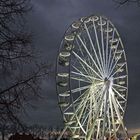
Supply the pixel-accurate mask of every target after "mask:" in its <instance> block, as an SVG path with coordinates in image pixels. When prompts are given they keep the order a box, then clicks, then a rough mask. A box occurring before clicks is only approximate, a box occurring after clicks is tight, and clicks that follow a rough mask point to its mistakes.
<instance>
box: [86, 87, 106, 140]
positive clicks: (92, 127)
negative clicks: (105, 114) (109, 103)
mask: <svg viewBox="0 0 140 140" xmlns="http://www.w3.org/2000/svg"><path fill="white" fill-rule="evenodd" d="M104 88H105V87H103V91H104ZM104 95H105V92H103V94H102V95H101V98H100V99H99V103H98V107H97V112H96V114H95V117H94V119H93V122H95V121H96V120H97V117H98V116H99V113H100V109H101V105H102V102H103V98H104ZM94 128H95V123H92V124H91V129H90V130H89V131H88V133H87V139H90V138H91V136H92V134H93V132H94V131H95V130H94Z"/></svg>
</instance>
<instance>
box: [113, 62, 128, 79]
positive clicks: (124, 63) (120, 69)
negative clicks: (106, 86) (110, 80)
mask: <svg viewBox="0 0 140 140" xmlns="http://www.w3.org/2000/svg"><path fill="white" fill-rule="evenodd" d="M124 65H126V64H125V63H124V64H123V65H122V66H120V67H119V68H118V69H117V70H116V71H115V72H114V73H113V74H112V77H113V76H114V75H115V74H116V73H118V72H119V71H120V70H121V68H122V67H123V66H124Z"/></svg>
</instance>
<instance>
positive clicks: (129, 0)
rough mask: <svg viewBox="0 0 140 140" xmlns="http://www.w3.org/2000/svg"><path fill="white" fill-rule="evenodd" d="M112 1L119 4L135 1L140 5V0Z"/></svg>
mask: <svg viewBox="0 0 140 140" xmlns="http://www.w3.org/2000/svg"><path fill="white" fill-rule="evenodd" d="M113 1H114V2H116V3H117V4H119V5H120V6H121V5H125V4H129V3H136V4H137V5H140V0H113Z"/></svg>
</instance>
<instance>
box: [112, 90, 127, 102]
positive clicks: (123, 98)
mask: <svg viewBox="0 0 140 140" xmlns="http://www.w3.org/2000/svg"><path fill="white" fill-rule="evenodd" d="M112 89H113V90H114V92H115V93H117V94H118V95H119V96H120V97H121V98H122V99H124V101H126V98H124V97H123V96H122V95H121V94H120V93H119V92H118V91H117V90H116V89H115V88H113V87H112Z"/></svg>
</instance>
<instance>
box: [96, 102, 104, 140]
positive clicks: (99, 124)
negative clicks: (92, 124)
mask: <svg viewBox="0 0 140 140" xmlns="http://www.w3.org/2000/svg"><path fill="white" fill-rule="evenodd" d="M102 113H103V102H102V105H101V109H100V113H99V117H100V116H102ZM100 127H101V119H98V120H97V134H96V140H98V138H99V136H100V137H101V131H100V129H101V128H100Z"/></svg>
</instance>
